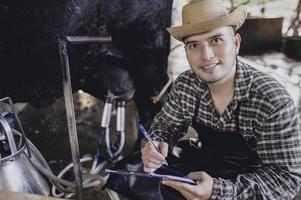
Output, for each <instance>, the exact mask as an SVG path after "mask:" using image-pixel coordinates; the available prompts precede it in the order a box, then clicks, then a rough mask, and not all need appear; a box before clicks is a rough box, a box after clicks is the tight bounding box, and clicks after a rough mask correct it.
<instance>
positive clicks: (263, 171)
mask: <svg viewBox="0 0 301 200" xmlns="http://www.w3.org/2000/svg"><path fill="white" fill-rule="evenodd" d="M260 132H261V135H262V137H261V138H260V139H259V141H258V143H257V153H258V155H259V157H260V159H261V161H262V163H263V166H262V168H260V169H259V170H257V171H256V172H254V173H248V174H241V175H239V176H238V177H237V179H236V181H235V182H231V181H230V180H225V179H221V178H214V179H213V191H212V195H211V199H225V200H227V199H236V200H240V199H241V200H245V199H273V200H278V199H279V200H284V199H292V198H293V197H294V196H295V195H296V193H297V192H298V189H299V185H300V184H301V181H300V180H301V179H300V177H301V137H300V130H299V124H298V114H297V111H296V108H295V106H294V103H293V101H292V100H290V99H289V100H287V101H286V102H282V104H281V105H280V106H278V108H277V109H275V111H274V112H273V113H271V114H270V115H269V116H268V117H267V119H266V121H265V122H264V123H263V125H262V128H261V130H260Z"/></svg>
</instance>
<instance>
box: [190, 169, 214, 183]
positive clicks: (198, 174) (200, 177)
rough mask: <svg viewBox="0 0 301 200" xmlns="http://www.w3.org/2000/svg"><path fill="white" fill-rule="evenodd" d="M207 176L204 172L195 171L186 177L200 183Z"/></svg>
mask: <svg viewBox="0 0 301 200" xmlns="http://www.w3.org/2000/svg"><path fill="white" fill-rule="evenodd" d="M207 176H209V175H208V174H207V173H206V172H204V171H197V172H190V173H189V174H188V175H187V176H186V177H187V178H190V179H193V180H199V181H202V180H203V179H206V177H207Z"/></svg>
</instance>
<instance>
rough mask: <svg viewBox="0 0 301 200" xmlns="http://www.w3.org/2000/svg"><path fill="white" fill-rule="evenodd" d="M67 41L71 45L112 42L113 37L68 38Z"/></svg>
mask: <svg viewBox="0 0 301 200" xmlns="http://www.w3.org/2000/svg"><path fill="white" fill-rule="evenodd" d="M65 40H66V41H67V42H69V43H71V44H86V43H104V42H111V41H112V38H111V37H89V36H66V37H65Z"/></svg>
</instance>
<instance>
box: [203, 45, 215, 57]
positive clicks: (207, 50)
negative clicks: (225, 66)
mask: <svg viewBox="0 0 301 200" xmlns="http://www.w3.org/2000/svg"><path fill="white" fill-rule="evenodd" d="M213 57H214V51H213V49H212V48H211V47H210V46H209V45H203V46H202V49H201V59H202V60H210V58H213Z"/></svg>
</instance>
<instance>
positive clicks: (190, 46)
mask: <svg viewBox="0 0 301 200" xmlns="http://www.w3.org/2000/svg"><path fill="white" fill-rule="evenodd" d="M198 46H199V45H198V44H195V43H193V44H190V45H189V48H191V49H195V48H197V47H198Z"/></svg>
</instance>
